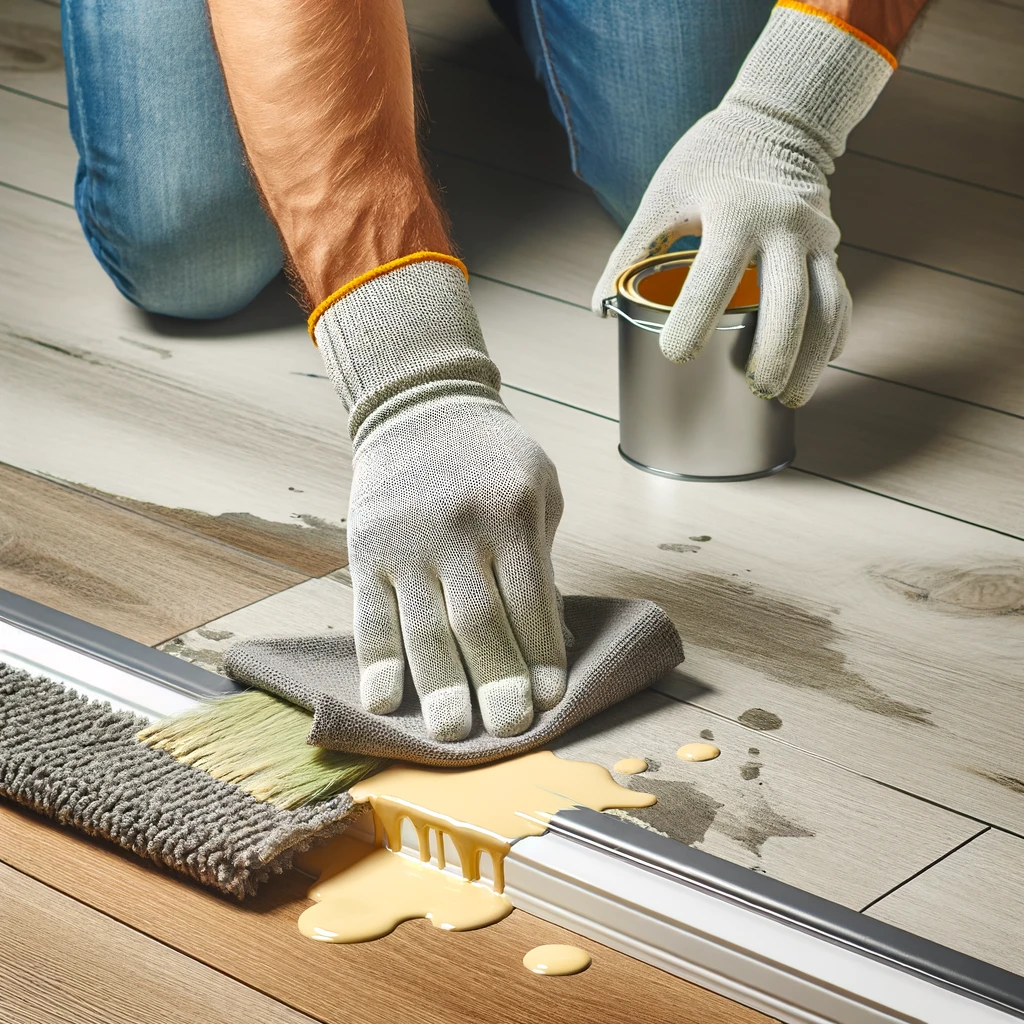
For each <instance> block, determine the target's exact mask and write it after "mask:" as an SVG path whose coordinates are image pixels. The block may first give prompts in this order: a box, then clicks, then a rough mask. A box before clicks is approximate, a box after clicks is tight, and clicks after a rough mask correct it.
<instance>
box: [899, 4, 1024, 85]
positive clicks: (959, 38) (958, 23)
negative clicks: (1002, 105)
mask: <svg viewBox="0 0 1024 1024" xmlns="http://www.w3.org/2000/svg"><path fill="white" fill-rule="evenodd" d="M1022 34H1024V9H1022V8H1021V7H1020V6H1019V5H1016V4H1013V3H1006V2H1000V0H997V2H994V3H993V2H992V0H940V2H938V3H934V4H930V5H929V6H928V8H927V9H926V11H925V13H924V16H923V18H922V21H921V24H920V25H917V26H915V27H914V29H913V30H912V32H911V34H910V37H909V42H908V44H907V47H906V49H905V50H904V51H903V53H902V54H901V55H900V62H901V64H902V65H903V67H905V68H913V69H915V70H918V71H926V72H928V73H929V74H933V75H942V76H943V77H945V78H953V79H956V80H958V81H961V82H966V83H968V84H970V85H974V86H977V87H979V88H982V89H994V90H996V91H998V92H1004V93H1009V94H1010V95H1012V96H1017V97H1024V67H1022V66H1021V60H1020V40H1021V38H1022Z"/></svg>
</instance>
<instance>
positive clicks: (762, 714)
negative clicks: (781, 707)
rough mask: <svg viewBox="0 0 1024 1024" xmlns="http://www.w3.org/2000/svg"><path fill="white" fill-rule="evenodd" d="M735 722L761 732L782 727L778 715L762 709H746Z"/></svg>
mask: <svg viewBox="0 0 1024 1024" xmlns="http://www.w3.org/2000/svg"><path fill="white" fill-rule="evenodd" d="M736 721H738V722H739V723H740V725H746V726H748V727H749V728H751V729H760V730H761V732H770V731H771V730H772V729H778V728H780V727H781V725H782V719H781V718H779V716H778V715H776V714H774V713H773V712H771V711H765V709H764V708H747V710H746V711H744V712H743V714H742V715H740V717H739V718H738V719H736Z"/></svg>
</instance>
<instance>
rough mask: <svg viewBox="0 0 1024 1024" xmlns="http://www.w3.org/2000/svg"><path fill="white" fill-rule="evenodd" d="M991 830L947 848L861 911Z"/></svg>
mask: <svg viewBox="0 0 1024 1024" xmlns="http://www.w3.org/2000/svg"><path fill="white" fill-rule="evenodd" d="M991 831H992V828H991V827H989V828H983V829H982V830H981V831H980V832H978V833H977V834H976V835H973V836H970V837H969V838H968V839H965V840H964V841H963V842H962V843H957V844H956V846H954V847H953V848H952V849H951V850H947V851H946V852H945V853H944V854H943V855H942V856H941V857H936V858H935V860H933V861H932V862H931V864H926V865H925V866H924V867H923V868H921V869H920V871H915V872H914V873H913V874H912V875H910V876H908V877H907V878H904V879H903V881H902V882H897V883H896V884H895V885H894V886H893V887H892V888H891V889H890V890H889V891H888V892H883V893H882V895H881V896H876V897H875V898H874V899H873V900H871V901H870V902H869V903H866V904H865V905H864V906H863V907H861V908H860V913H862V914H864V913H866V912H867V911H868V910H870V909H871V908H872V907H873V906H874V905H875V904H876V903H881V901H882V900H884V899H885V898H886V897H887V896H891V895H892V894H893V893H894V892H896V891H897V890H898V889H902V888H903V886H905V885H907V884H908V883H909V882H912V881H913V880H914V879H915V878H919V877H920V876H921V875H923V874H924V873H925V872H926V871H931V869H932V868H933V867H935V865H936V864H940V863H941V862H942V861H944V860H945V859H946V858H947V857H952V856H953V854H954V853H956V852H957V851H958V850H962V849H963V848H964V847H965V846H968V845H969V844H971V843H973V842H974V840H975V839H978V838H979V837H981V836H983V835H985V833H986V832H991ZM1011 834H1012V833H1011Z"/></svg>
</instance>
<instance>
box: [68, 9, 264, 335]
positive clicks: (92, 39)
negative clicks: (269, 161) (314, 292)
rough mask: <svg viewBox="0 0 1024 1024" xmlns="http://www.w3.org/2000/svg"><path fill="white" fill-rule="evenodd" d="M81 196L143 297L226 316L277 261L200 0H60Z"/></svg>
mask: <svg viewBox="0 0 1024 1024" xmlns="http://www.w3.org/2000/svg"><path fill="white" fill-rule="evenodd" d="M61 16H62V27H63V42H64V55H65V67H66V72H67V83H68V113H69V117H70V127H71V134H72V137H73V138H74V141H75V145H76V147H77V149H78V154H79V163H78V174H77V177H76V180H75V208H76V210H77V211H78V216H79V219H80V221H81V223H82V228H83V230H84V232H85V236H86V238H87V239H88V241H89V245H90V246H91V248H92V250H93V252H94V253H95V254H96V257H97V259H99V261H100V263H101V264H102V265H103V268H104V269H105V270H106V271H107V273H108V274H109V275H110V277H111V278H112V279H113V280H114V282H115V283H116V285H117V287H118V288H119V289H120V290H121V292H122V293H123V294H124V295H125V296H127V297H128V298H129V299H130V300H131V301H132V302H134V303H136V304H137V305H139V306H141V307H142V308H143V309H146V310H149V311H150V312H154V313H165V314H168V315H170V316H180V317H189V318H207V317H220V316H226V315H228V314H229V313H233V312H235V311H237V310H238V309H240V308H241V307H243V306H244V305H246V303H248V302H249V301H250V300H251V299H252V298H253V297H254V296H255V295H256V293H257V292H259V290H260V289H261V288H262V287H263V286H264V285H265V284H266V283H267V282H268V281H269V280H270V279H271V278H272V277H273V276H274V275H275V274H276V273H277V271H278V270H279V269H280V266H281V248H280V244H279V242H278V239H277V233H276V231H275V230H274V227H273V225H272V224H271V223H270V221H269V219H268V218H267V216H266V214H265V213H264V212H263V209H262V207H261V205H260V201H259V197H258V196H257V194H256V191H255V189H254V188H253V187H252V184H251V182H250V181H249V175H248V171H247V170H246V166H245V159H244V156H243V153H242V146H241V142H240V140H239V138H238V132H237V130H236V128H235V124H234V119H233V117H232V115H231V109H230V106H229V104H228V98H227V93H226V90H225V88H224V80H223V76H222V74H221V70H220V65H219V63H218V60H217V55H216V52H215V50H214V47H213V40H212V38H211V35H210V26H209V21H208V18H207V13H206V5H205V3H204V0H147V3H145V4H141V5H140V4H136V3H133V2H132V0H65V2H64V3H63V4H62V5H61Z"/></svg>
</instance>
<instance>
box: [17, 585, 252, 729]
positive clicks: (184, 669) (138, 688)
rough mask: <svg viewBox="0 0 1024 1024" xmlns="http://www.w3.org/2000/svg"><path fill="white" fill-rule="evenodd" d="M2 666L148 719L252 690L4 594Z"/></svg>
mask: <svg viewBox="0 0 1024 1024" xmlns="http://www.w3.org/2000/svg"><path fill="white" fill-rule="evenodd" d="M0 661H3V662H7V663H8V664H13V665H15V666H17V667H19V668H24V669H26V670H28V671H31V672H34V673H36V674H38V675H45V676H49V677H50V678H55V679H58V680H59V681H61V682H63V683H65V684H67V685H69V686H71V687H72V688H73V689H75V690H78V691H79V692H81V693H84V694H87V695H88V696H90V697H95V698H102V699H104V700H109V701H110V703H111V704H112V705H113V706H114V707H116V708H120V709H123V710H130V711H134V712H135V713H136V714H141V715H144V716H145V717H147V718H158V717H161V716H163V715H168V714H172V713H173V712H175V711H179V710H181V709H182V708H184V707H188V706H189V705H190V704H194V703H196V701H197V700H202V699H204V698H207V697H222V696H225V695H226V694H229V693H236V692H238V691H239V690H244V689H245V687H244V686H242V685H240V684H239V683H235V682H233V681H232V680H230V679H226V678H224V677H223V676H218V675H215V674H214V673H213V672H207V671H206V670H205V669H202V668H199V667H198V666H196V665H192V664H190V663H189V662H187V661H183V660H182V659H181V658H175V657H173V656H172V655H170V654H164V653H163V651H157V650H154V649H153V648H152V647H147V646H146V645H145V644H140V643H137V642H136V641H134V640H129V639H128V638H127V637H123V636H120V635H118V634H117V633H112V632H111V631H110V630H108V629H102V628H101V627H99V626H94V625H92V624H91V623H89V622H83V621H82V620H81V619H76V618H75V617H74V616H72V615H65V614H64V612H59V611H57V610H56V609H54V608H48V607H47V606H46V605H43V604H39V603H37V602H36V601H30V600H29V599H28V598H25V597H20V596H19V595H18V594H12V593H11V592H10V591H8V590H0Z"/></svg>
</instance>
